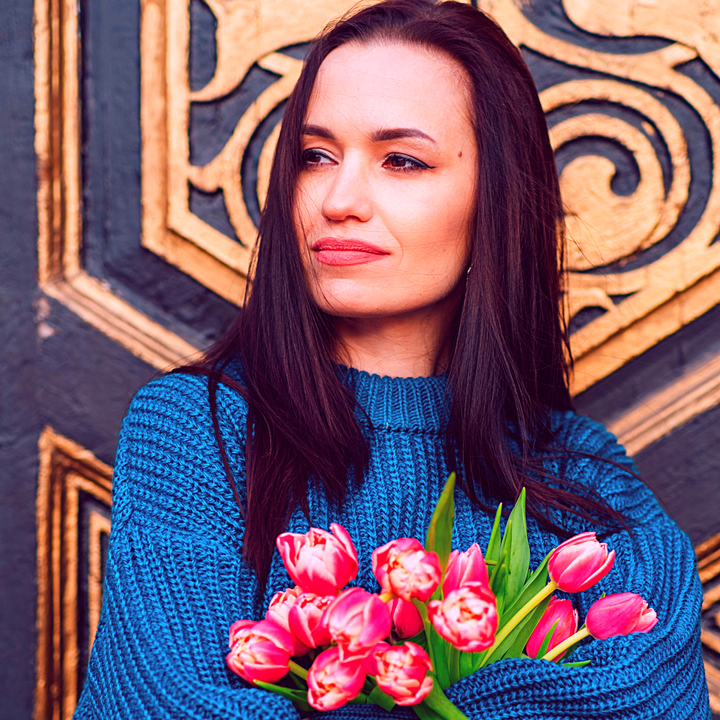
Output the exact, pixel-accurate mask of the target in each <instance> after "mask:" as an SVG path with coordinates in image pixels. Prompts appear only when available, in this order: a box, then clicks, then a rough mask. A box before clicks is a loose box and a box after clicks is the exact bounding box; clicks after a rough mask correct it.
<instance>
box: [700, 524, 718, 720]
mask: <svg viewBox="0 0 720 720" xmlns="http://www.w3.org/2000/svg"><path fill="white" fill-rule="evenodd" d="M695 554H696V556H697V562H698V574H699V575H700V582H702V585H703V603H702V630H701V639H702V645H703V655H704V657H705V675H706V677H707V682H708V689H709V691H710V708H711V709H712V711H713V712H714V713H718V714H720V533H718V534H717V535H715V536H713V537H711V538H710V539H709V540H706V541H705V542H704V543H702V544H700V545H698V546H697V547H696V548H695Z"/></svg>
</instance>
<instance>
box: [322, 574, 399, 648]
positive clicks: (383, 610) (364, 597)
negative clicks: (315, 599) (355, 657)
mask: <svg viewBox="0 0 720 720" xmlns="http://www.w3.org/2000/svg"><path fill="white" fill-rule="evenodd" d="M323 622H324V623H326V625H327V629H328V632H329V633H330V637H331V638H332V639H333V640H334V641H335V642H336V643H338V645H340V657H341V658H343V659H344V658H345V657H349V656H350V655H351V654H364V655H367V654H368V653H369V652H370V651H371V650H372V649H373V648H374V647H375V645H377V643H379V642H380V640H383V639H384V638H386V637H387V636H388V635H389V634H390V627H391V621H390V613H389V611H388V608H387V605H386V604H385V603H384V602H383V601H382V600H381V599H380V598H379V597H378V596H377V595H371V594H370V593H369V592H366V591H365V590H363V589H362V588H357V587H354V588H348V589H347V590H345V591H344V592H342V593H340V595H338V596H337V597H336V598H335V599H334V600H333V602H332V604H331V605H330V606H329V607H328V609H327V610H326V611H325V615H324V616H323Z"/></svg>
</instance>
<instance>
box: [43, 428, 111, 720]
mask: <svg viewBox="0 0 720 720" xmlns="http://www.w3.org/2000/svg"><path fill="white" fill-rule="evenodd" d="M39 451H40V475H39V482H38V493H37V506H36V519H37V618H36V628H37V656H36V684H35V716H34V717H35V720H70V718H71V717H72V714H73V712H74V710H75V706H76V705H77V700H78V697H79V695H78V693H79V690H80V687H79V685H80V683H81V682H82V677H81V676H80V675H79V672H83V673H84V665H85V663H86V662H87V658H88V657H89V653H90V648H91V647H92V641H93V639H94V637H95V630H96V628H97V623H98V620H99V618H100V607H101V605H102V578H103V574H104V556H105V552H106V550H105V549H106V547H107V538H108V536H109V533H110V515H109V512H110V506H111V503H112V497H111V490H112V468H110V467H109V466H108V465H106V464H105V463H103V462H100V461H99V460H98V459H97V458H96V457H95V456H94V455H93V454H92V453H91V452H89V451H88V450H85V449H84V448H82V447H81V446H80V445H78V444H76V443H74V442H73V441H72V440H69V439H68V438H66V437H63V436H62V435H58V434H57V433H56V432H54V431H53V430H52V429H51V428H49V427H47V428H45V430H44V431H43V433H42V435H41V436H40V442H39ZM83 661H84V662H83Z"/></svg>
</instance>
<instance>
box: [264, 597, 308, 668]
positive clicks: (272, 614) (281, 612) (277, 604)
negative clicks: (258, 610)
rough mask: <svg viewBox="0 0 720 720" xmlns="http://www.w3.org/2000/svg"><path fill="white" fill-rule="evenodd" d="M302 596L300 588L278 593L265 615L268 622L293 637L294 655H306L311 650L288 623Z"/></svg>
mask: <svg viewBox="0 0 720 720" xmlns="http://www.w3.org/2000/svg"><path fill="white" fill-rule="evenodd" d="M300 594H302V590H301V589H300V588H299V587H295V588H288V589H287V590H284V591H282V592H276V593H275V594H274V595H273V597H272V600H271V601H270V605H269V606H268V609H267V612H266V613H265V619H266V620H273V621H274V622H276V623H277V624H278V625H279V626H280V627H281V628H284V629H285V630H287V631H288V632H289V633H290V634H291V635H292V636H293V643H294V645H295V649H294V651H293V655H304V654H305V653H306V652H307V651H308V650H309V649H310V647H309V646H308V645H307V644H305V643H303V642H302V641H301V640H300V639H299V638H298V637H297V636H296V635H295V634H294V633H293V631H292V630H291V629H290V623H289V621H288V616H289V614H290V608H291V607H292V606H293V605H294V604H295V602H296V601H297V598H298V596H299V595H300Z"/></svg>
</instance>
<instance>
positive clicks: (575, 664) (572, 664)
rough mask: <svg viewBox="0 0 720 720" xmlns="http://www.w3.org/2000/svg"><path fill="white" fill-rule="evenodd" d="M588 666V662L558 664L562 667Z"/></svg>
mask: <svg viewBox="0 0 720 720" xmlns="http://www.w3.org/2000/svg"><path fill="white" fill-rule="evenodd" d="M589 664H590V660H582V661H578V662H564V663H560V665H561V666H562V667H571V668H572V667H586V666H587V665H589Z"/></svg>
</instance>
